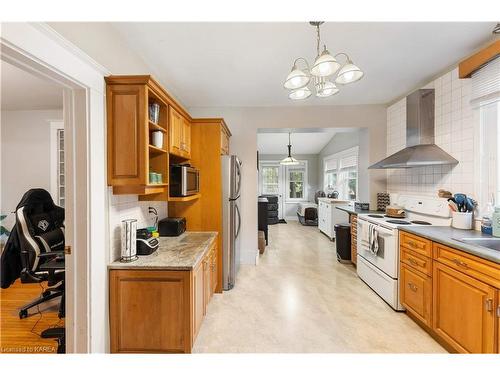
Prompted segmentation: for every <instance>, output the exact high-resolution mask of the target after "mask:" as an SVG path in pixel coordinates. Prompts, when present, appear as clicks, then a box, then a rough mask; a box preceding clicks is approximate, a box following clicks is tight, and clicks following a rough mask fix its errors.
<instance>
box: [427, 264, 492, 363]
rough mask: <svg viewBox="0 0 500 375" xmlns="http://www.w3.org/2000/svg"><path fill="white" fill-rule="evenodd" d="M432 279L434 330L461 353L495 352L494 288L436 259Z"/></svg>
mask: <svg viewBox="0 0 500 375" xmlns="http://www.w3.org/2000/svg"><path fill="white" fill-rule="evenodd" d="M433 279H434V301H433V302H434V313H433V329H434V331H435V332H436V333H437V334H438V335H439V336H441V337H442V338H443V339H444V340H445V341H446V342H447V343H448V344H450V345H451V346H452V347H453V348H454V349H455V350H457V351H458V352H460V353H495V352H496V350H497V348H496V347H497V343H496V342H495V340H496V332H495V320H496V318H495V312H494V307H495V306H496V305H497V291H496V289H495V288H493V287H492V286H490V285H488V284H486V283H483V282H481V281H479V280H477V279H474V278H472V277H469V276H467V275H465V274H463V273H461V272H458V271H456V270H454V269H452V268H450V267H448V266H446V265H444V264H441V263H439V262H435V263H434V276H433Z"/></svg>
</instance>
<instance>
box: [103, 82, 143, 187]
mask: <svg viewBox="0 0 500 375" xmlns="http://www.w3.org/2000/svg"><path fill="white" fill-rule="evenodd" d="M106 105H107V123H108V137H107V138H108V185H146V184H147V169H146V168H145V167H144V166H145V165H146V163H147V152H148V151H147V140H146V139H147V130H146V128H145V123H146V121H147V114H146V107H147V93H146V86H144V85H123V86H122V85H108V86H107V89H106Z"/></svg>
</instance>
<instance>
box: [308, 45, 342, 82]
mask: <svg viewBox="0 0 500 375" xmlns="http://www.w3.org/2000/svg"><path fill="white" fill-rule="evenodd" d="M339 68H340V64H339V63H338V62H337V60H335V57H333V56H332V55H330V52H328V50H327V49H326V48H325V50H324V51H323V53H321V55H320V56H318V57H317V58H316V61H315V62H314V65H313V67H312V68H311V74H312V75H314V76H317V77H329V76H331V75H332V74H334V73H335V72H336V71H337V70H339Z"/></svg>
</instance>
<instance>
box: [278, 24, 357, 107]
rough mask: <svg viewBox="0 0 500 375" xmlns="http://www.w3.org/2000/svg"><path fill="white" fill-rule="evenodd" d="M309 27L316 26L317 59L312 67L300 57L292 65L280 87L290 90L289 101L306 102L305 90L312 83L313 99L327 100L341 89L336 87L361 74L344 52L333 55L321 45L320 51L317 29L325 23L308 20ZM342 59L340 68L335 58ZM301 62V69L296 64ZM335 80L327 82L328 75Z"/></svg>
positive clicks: (307, 92)
mask: <svg viewBox="0 0 500 375" xmlns="http://www.w3.org/2000/svg"><path fill="white" fill-rule="evenodd" d="M309 23H310V24H311V25H312V26H314V27H316V53H317V56H316V60H315V61H314V64H313V66H312V68H310V66H309V63H308V62H307V60H306V59H305V58H303V57H299V58H297V59H295V61H294V62H293V67H292V71H291V72H290V74H288V76H287V77H286V80H285V83H284V84H283V86H284V87H285V88H286V89H288V90H290V92H289V93H288V97H289V98H290V99H292V100H301V99H307V98H308V97H309V96H311V89H310V88H309V87H308V85H309V83H310V82H313V84H314V88H315V89H316V96H318V97H320V98H326V97H328V96H331V95H335V94H337V93H338V92H339V91H340V90H339V88H338V87H337V84H338V85H347V84H349V83H352V82H356V81H359V80H360V79H361V78H362V77H363V75H364V73H363V72H362V71H361V69H360V68H358V67H357V66H356V65H354V63H353V62H352V60H351V58H350V57H349V56H348V55H347V54H346V53H344V52H340V53H337V54H336V55H335V56H332V55H331V54H330V52H329V51H328V50H327V49H326V45H323V52H321V53H320V43H321V38H320V32H319V27H320V26H321V25H322V24H323V23H324V22H323V21H311V22H309ZM339 56H343V57H344V58H345V62H344V64H343V65H341V64H340V63H339V62H338V60H337V57H339ZM300 61H303V62H304V64H305V67H304V68H303V69H300V68H299V66H298V63H299V62H300ZM335 74H336V76H335V77H332V80H333V78H335V79H334V81H333V82H332V80H330V79H329V78H330V77H331V76H334V75H335Z"/></svg>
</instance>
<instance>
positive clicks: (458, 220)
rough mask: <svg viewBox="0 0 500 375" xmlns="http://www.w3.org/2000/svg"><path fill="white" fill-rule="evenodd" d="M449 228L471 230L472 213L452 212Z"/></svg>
mask: <svg viewBox="0 0 500 375" xmlns="http://www.w3.org/2000/svg"><path fill="white" fill-rule="evenodd" d="M451 217H452V222H451V226H452V227H453V228H457V229H472V212H455V211H454V212H452V214H451Z"/></svg>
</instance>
